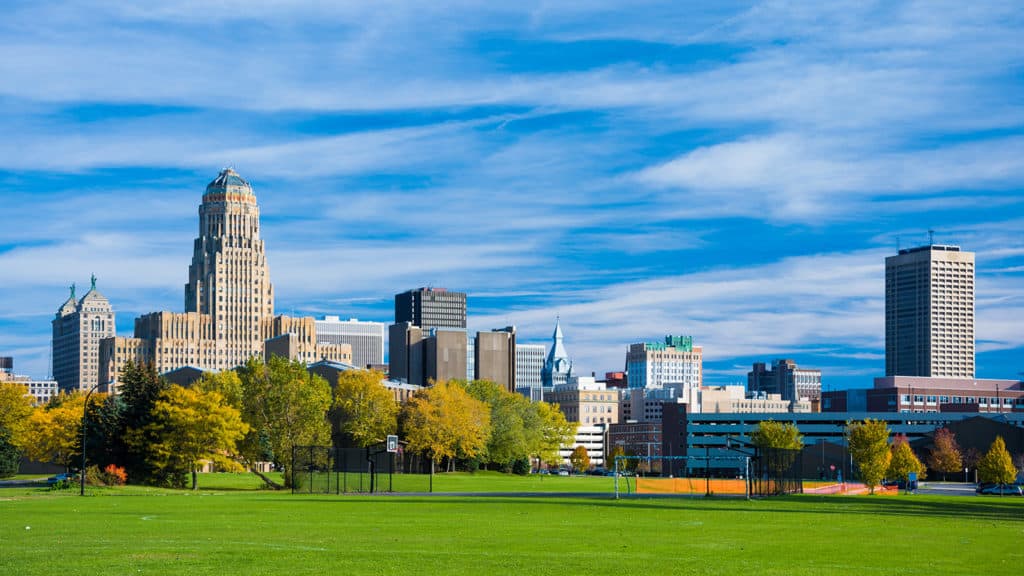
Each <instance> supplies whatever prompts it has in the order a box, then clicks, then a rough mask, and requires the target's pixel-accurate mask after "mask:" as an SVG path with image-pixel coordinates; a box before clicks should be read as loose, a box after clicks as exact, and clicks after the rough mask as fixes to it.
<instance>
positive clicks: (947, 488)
mask: <svg viewBox="0 0 1024 576" xmlns="http://www.w3.org/2000/svg"><path fill="white" fill-rule="evenodd" d="M976 487H977V486H975V485H974V484H965V483H963V482H921V483H920V486H919V487H918V489H917V493H918V494H941V495H943V496H977V494H976V493H975V492H974V490H975V488H976Z"/></svg>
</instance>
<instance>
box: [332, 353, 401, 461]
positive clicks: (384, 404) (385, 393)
mask: <svg viewBox="0 0 1024 576" xmlns="http://www.w3.org/2000/svg"><path fill="white" fill-rule="evenodd" d="M398 410H399V406H398V402H395V397H394V395H393V394H392V393H391V391H390V390H388V389H387V388H385V387H384V374H382V373H380V372H377V371H376V370H348V371H345V372H341V373H339V374H338V382H337V385H336V386H335V387H334V407H333V409H332V419H333V424H334V427H335V429H336V430H337V432H338V434H339V437H340V439H341V442H340V444H344V445H349V446H360V447H363V446H369V445H371V444H373V443H375V442H381V441H383V440H384V439H385V437H387V436H388V435H389V434H394V433H395V432H396V431H397V430H398Z"/></svg>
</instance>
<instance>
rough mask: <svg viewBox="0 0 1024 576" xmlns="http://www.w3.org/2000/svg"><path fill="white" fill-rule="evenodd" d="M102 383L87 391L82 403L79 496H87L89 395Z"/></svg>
mask: <svg viewBox="0 0 1024 576" xmlns="http://www.w3.org/2000/svg"><path fill="white" fill-rule="evenodd" d="M99 386H100V383H99V382H97V383H96V384H93V387H92V388H89V391H88V392H86V393H85V402H84V403H83V404H82V469H81V470H79V471H78V475H79V479H80V480H81V485H80V486H81V488H80V490H79V493H78V495H79V496H85V438H86V435H85V428H86V425H87V424H88V423H89V397H90V396H92V393H93V392H95V391H96V389H97V388H99Z"/></svg>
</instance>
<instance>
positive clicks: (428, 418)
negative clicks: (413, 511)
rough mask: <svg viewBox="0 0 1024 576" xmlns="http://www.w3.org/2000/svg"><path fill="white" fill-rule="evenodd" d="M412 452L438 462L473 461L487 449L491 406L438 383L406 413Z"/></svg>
mask: <svg viewBox="0 0 1024 576" xmlns="http://www.w3.org/2000/svg"><path fill="white" fill-rule="evenodd" d="M401 415H402V428H403V431H404V436H405V439H406V441H408V443H409V450H410V451H412V452H419V453H423V454H425V455H427V456H428V457H429V458H430V461H431V470H433V466H434V462H436V461H438V460H444V459H447V460H448V461H449V463H451V462H452V460H453V459H454V458H455V457H456V456H458V457H460V458H472V457H475V456H477V455H478V454H480V453H481V452H482V451H483V450H484V449H485V448H486V446H487V440H488V437H489V435H490V426H491V414H490V410H489V409H488V407H487V405H486V404H484V403H483V402H481V401H479V400H477V399H476V398H473V397H472V396H470V395H469V393H468V392H466V389H465V388H464V387H462V386H461V385H459V384H458V383H454V382H438V383H436V384H434V385H433V386H431V387H430V388H426V389H424V390H422V391H420V392H417V393H416V394H415V395H414V396H413V397H412V398H410V399H409V401H408V402H406V404H405V406H404V407H403V409H402V414H401Z"/></svg>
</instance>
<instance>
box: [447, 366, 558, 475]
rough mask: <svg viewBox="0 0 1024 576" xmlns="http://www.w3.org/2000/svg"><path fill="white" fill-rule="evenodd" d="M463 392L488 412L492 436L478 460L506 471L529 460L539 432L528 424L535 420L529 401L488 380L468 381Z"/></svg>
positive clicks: (537, 440)
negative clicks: (482, 404)
mask: <svg viewBox="0 0 1024 576" xmlns="http://www.w3.org/2000/svg"><path fill="white" fill-rule="evenodd" d="M466 390H467V392H469V394H470V396H472V397H474V398H476V399H477V400H480V401H481V402H483V403H484V404H486V405H487V407H488V408H489V409H490V412H491V427H490V430H491V433H490V436H489V437H488V440H487V447H486V449H485V450H484V452H483V453H482V454H481V458H482V459H483V460H485V461H486V462H490V463H492V464H496V465H498V466H499V467H501V469H502V470H504V471H506V472H508V471H510V470H511V468H512V465H513V464H514V463H515V462H516V461H518V460H522V459H529V456H530V455H531V452H532V449H533V448H534V447H535V446H536V444H537V443H538V442H539V436H540V433H541V431H540V430H539V429H537V428H536V427H533V426H531V424H530V423H533V422H535V421H536V420H537V419H536V418H535V416H536V414H537V412H536V410H535V409H534V407H533V406H532V405H531V403H530V401H529V400H528V399H527V398H526V397H524V396H523V395H521V394H514V393H512V392H509V391H508V390H506V389H505V388H504V387H503V386H501V385H499V384H497V383H494V382H490V381H487V380H474V381H472V382H469V383H468V384H467V385H466Z"/></svg>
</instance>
